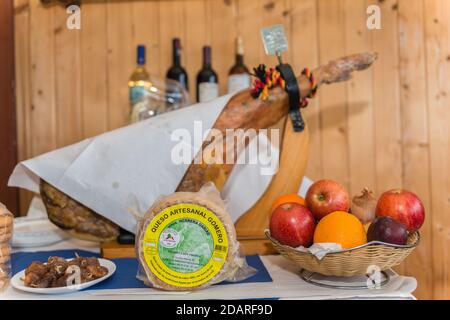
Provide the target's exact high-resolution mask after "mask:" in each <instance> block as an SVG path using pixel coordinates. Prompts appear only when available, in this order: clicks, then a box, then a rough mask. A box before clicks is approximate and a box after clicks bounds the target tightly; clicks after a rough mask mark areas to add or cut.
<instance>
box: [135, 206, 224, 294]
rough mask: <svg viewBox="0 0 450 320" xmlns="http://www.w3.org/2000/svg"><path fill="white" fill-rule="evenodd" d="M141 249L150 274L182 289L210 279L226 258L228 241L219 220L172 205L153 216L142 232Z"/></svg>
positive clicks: (193, 208) (194, 208) (199, 208)
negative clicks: (143, 232)
mask: <svg viewBox="0 0 450 320" xmlns="http://www.w3.org/2000/svg"><path fill="white" fill-rule="evenodd" d="M142 246H143V252H144V258H145V262H146V264H147V266H148V267H149V269H150V270H151V272H152V273H153V274H154V275H155V276H156V277H157V278H158V279H159V280H161V281H163V282H165V283H167V284H169V285H173V286H177V287H182V288H189V287H196V286H199V285H201V284H203V283H205V282H207V281H208V280H210V279H211V278H213V277H214V276H215V275H217V274H218V273H219V271H220V270H221V269H222V266H223V265H224V263H225V261H226V259H227V255H228V237H227V233H226V229H225V227H224V226H223V224H222V222H221V221H220V219H219V218H218V217H217V216H216V215H215V214H214V213H213V212H212V211H210V210H208V209H207V208H205V207H203V206H200V205H197V204H191V203H181V204H176V205H172V206H170V207H168V208H166V209H164V210H162V211H161V212H160V213H159V214H157V215H156V216H155V217H154V218H153V220H152V221H151V222H150V223H149V224H148V226H147V229H146V230H145V234H144V241H143V243H142Z"/></svg>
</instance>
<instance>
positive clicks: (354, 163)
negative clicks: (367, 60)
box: [345, 0, 375, 194]
mask: <svg viewBox="0 0 450 320" xmlns="http://www.w3.org/2000/svg"><path fill="white" fill-rule="evenodd" d="M366 9H367V3H366V1H365V0H356V1H355V0H346V1H345V51H346V54H353V53H355V52H364V51H373V50H372V34H373V33H372V31H371V30H369V29H367V27H366V20H367V14H366ZM372 74H373V69H372V68H371V69H369V70H367V71H366V72H361V73H357V74H355V75H354V77H353V79H351V80H350V81H349V82H347V83H346V86H347V117H348V118H347V125H348V129H347V130H348V163H349V186H350V188H349V191H350V193H351V194H358V192H360V191H361V190H362V189H363V188H364V187H368V188H369V189H371V190H373V189H374V187H375V154H374V144H375V141H374V124H373V97H372Z"/></svg>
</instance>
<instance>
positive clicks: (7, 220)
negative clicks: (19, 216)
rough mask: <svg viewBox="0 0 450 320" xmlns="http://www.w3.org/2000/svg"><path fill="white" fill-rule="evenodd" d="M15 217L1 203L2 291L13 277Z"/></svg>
mask: <svg viewBox="0 0 450 320" xmlns="http://www.w3.org/2000/svg"><path fill="white" fill-rule="evenodd" d="M13 221H14V217H13V215H12V214H11V212H9V211H8V209H6V207H5V206H4V205H3V204H2V203H0V292H1V291H3V290H4V289H6V287H7V286H8V284H9V279H10V277H11V247H10V241H11V238H12V234H13Z"/></svg>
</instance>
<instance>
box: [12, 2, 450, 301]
mask: <svg viewBox="0 0 450 320" xmlns="http://www.w3.org/2000/svg"><path fill="white" fill-rule="evenodd" d="M370 4H376V5H379V6H380V8H381V17H382V29H381V30H368V29H367V28H366V24H365V23H366V19H367V14H366V11H365V9H366V8H367V6H368V5H370ZM66 15H67V14H66V13H65V11H64V8H62V7H61V6H59V5H54V6H49V7H45V8H44V7H43V6H42V5H41V4H40V1H39V0H15V21H16V29H15V37H16V40H15V41H16V61H17V64H16V78H17V81H18V82H17V126H18V141H19V154H18V157H19V159H21V160H22V159H26V158H28V157H32V156H34V155H37V154H40V153H43V152H46V151H48V150H52V149H54V148H56V147H58V146H62V145H65V144H68V143H72V142H74V141H77V140H79V139H82V138H86V137H90V136H93V135H96V134H99V133H102V132H105V131H107V130H110V129H113V128H117V127H120V126H122V125H124V124H126V123H127V119H128V116H129V112H130V108H129V105H128V88H127V81H128V78H129V76H130V74H131V72H132V70H133V69H134V67H135V64H136V61H135V60H136V58H135V56H136V52H135V51H136V45H137V44H139V43H143V44H145V45H146V46H147V68H148V70H149V71H150V72H151V73H152V74H154V75H157V76H164V75H165V73H166V71H167V69H168V67H169V66H170V64H171V56H172V52H171V40H172V38H173V37H175V36H176V37H180V38H181V40H182V45H183V49H184V51H183V57H182V61H183V65H184V66H185V67H186V69H187V71H188V74H189V80H190V87H191V90H190V93H191V98H192V100H193V101H194V97H195V79H196V75H197V73H198V71H199V70H200V68H201V61H202V57H201V50H202V46H203V45H206V44H208V45H211V46H212V47H213V67H214V69H215V70H216V71H217V72H218V73H219V80H220V86H221V93H225V91H226V86H227V79H226V78H227V73H228V70H229V68H230V67H231V66H232V64H233V62H234V41H235V37H236V35H238V34H239V35H241V36H242V37H243V39H244V43H245V60H246V64H247V65H248V67H249V68H253V67H255V66H257V65H258V64H259V63H260V62H264V63H266V64H268V65H270V66H273V65H275V63H276V59H275V58H274V57H267V56H266V55H265V53H264V48H263V45H262V43H261V39H260V29H261V28H262V27H264V26H267V25H271V24H278V23H282V24H283V25H284V26H285V30H286V33H287V36H288V39H289V45H290V51H289V52H288V53H287V54H285V55H284V58H285V60H286V61H287V62H290V63H291V64H292V65H293V66H294V68H295V70H296V71H297V72H298V73H299V72H300V71H301V69H302V68H304V67H314V66H316V65H318V64H319V63H325V62H327V61H328V60H330V59H333V58H336V57H339V56H342V55H345V54H350V53H354V52H356V51H376V52H377V53H378V55H379V59H378V61H377V62H376V63H375V65H374V66H373V68H372V69H371V70H370V71H366V72H364V73H361V74H358V75H356V77H355V78H354V79H353V80H352V81H351V82H348V83H344V84H338V85H334V86H331V87H324V88H322V89H321V90H320V91H319V94H318V97H317V98H316V99H314V100H312V101H311V102H310V107H309V108H308V109H307V110H305V116H306V118H307V120H308V125H309V128H310V134H311V151H310V159H309V164H308V170H307V172H308V175H309V176H310V177H312V178H313V179H320V178H332V179H336V180H338V181H340V182H341V183H343V184H344V185H346V186H347V187H349V188H350V190H351V193H352V194H353V193H357V192H359V190H360V189H361V188H362V187H364V186H369V187H371V188H373V189H374V191H376V193H377V194H380V193H381V192H383V191H385V190H387V189H392V188H400V187H404V188H406V189H410V190H411V191H414V192H416V193H417V194H418V195H419V196H420V197H421V198H422V199H423V200H424V203H425V205H426V208H427V223H426V225H425V227H424V229H423V232H422V233H423V237H422V238H423V239H422V243H421V245H420V248H419V250H417V252H416V253H415V254H414V255H413V256H411V258H409V259H408V260H407V262H406V263H405V264H404V265H403V266H402V267H401V268H399V269H398V270H399V271H400V272H402V273H403V272H405V273H407V274H410V275H413V276H415V277H416V278H417V279H418V281H419V289H418V291H417V292H416V294H417V296H418V297H420V298H430V297H436V298H450V274H449V272H450V270H449V267H448V264H449V263H450V261H449V260H450V258H449V256H450V254H449V253H448V250H447V248H448V232H449V231H448V230H449V228H450V218H449V217H448V212H450V200H449V194H450V167H449V166H450V135H449V129H448V123H449V121H450V109H449V108H448V105H449V101H448V99H449V98H448V94H449V93H450V81H448V77H449V72H450V69H449V68H450V63H449V58H448V55H449V53H450V43H449V40H450V39H449V31H448V28H449V27H450V22H449V21H450V20H449V17H450V3H449V2H448V1H447V0H385V1H378V0H173V1H172V0H171V1H157V0H154V1H145V0H139V1H138V0H136V1H122V0H96V1H86V2H84V3H83V4H82V28H81V30H79V31H76V30H66V29H65V28H64V22H65V16H66ZM66 84H67V85H66ZM28 202H29V197H27V195H26V194H25V193H22V194H21V211H22V213H23V212H25V211H26V208H27V205H28ZM424 270H425V271H426V272H424Z"/></svg>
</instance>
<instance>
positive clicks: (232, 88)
mask: <svg viewBox="0 0 450 320" xmlns="http://www.w3.org/2000/svg"><path fill="white" fill-rule="evenodd" d="M250 85H251V78H250V74H249V71H248V68H247V66H246V65H245V64H244V43H243V41H242V37H237V39H236V61H235V64H234V66H233V67H232V68H231V69H230V72H229V73H228V93H235V92H237V91H241V90H244V89H247V88H248V87H250Z"/></svg>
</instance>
